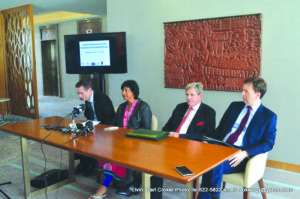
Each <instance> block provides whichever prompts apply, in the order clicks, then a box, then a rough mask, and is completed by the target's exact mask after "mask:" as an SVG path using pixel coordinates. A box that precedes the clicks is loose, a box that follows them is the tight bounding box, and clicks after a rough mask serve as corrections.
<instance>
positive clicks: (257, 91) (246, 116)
mask: <svg viewBox="0 0 300 199" xmlns="http://www.w3.org/2000/svg"><path fill="white" fill-rule="evenodd" d="M266 91H267V85H266V83H265V81H264V80H263V79H262V78H260V77H251V78H248V79H246V80H245V81H244V85H243V90H242V97H243V102H233V103H231V105H230V106H229V107H228V109H227V110H226V112H225V113H224V115H223V117H222V119H221V121H220V124H219V126H218V127H217V128H216V130H215V132H214V134H213V136H212V137H213V138H215V139H218V140H222V141H224V142H226V143H228V144H231V145H233V146H234V147H236V148H240V149H241V151H240V152H239V153H238V154H236V155H235V156H234V157H232V158H231V159H230V160H229V161H226V162H224V163H223V164H221V165H219V166H217V167H216V168H214V169H212V170H211V171H209V172H207V173H206V174H204V175H203V176H202V184H201V188H204V189H201V190H208V192H199V195H198V199H202V198H212V199H217V198H220V192H213V191H211V192H209V191H210V190H220V188H221V183H222V178H223V174H229V173H237V172H244V171H245V167H246V164H247V161H248V160H249V158H251V157H253V156H255V155H257V154H260V153H265V152H267V151H270V150H271V149H272V148H273V145H274V143H275V137H276V123H277V115H276V114H275V113H273V112H272V111H271V110H269V109H268V108H266V107H265V106H263V105H262V103H261V99H262V97H263V96H264V94H265V93H266ZM211 188H212V189H211ZM214 188H216V189H214Z"/></svg>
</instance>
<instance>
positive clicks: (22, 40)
mask: <svg viewBox="0 0 300 199" xmlns="http://www.w3.org/2000/svg"><path fill="white" fill-rule="evenodd" d="M1 13H2V16H3V24H4V27H3V29H4V38H5V45H4V46H5V49H4V50H5V59H6V60H5V64H6V65H5V66H4V67H5V68H6V69H5V70H6V77H7V78H6V79H7V87H6V89H7V93H8V96H7V97H8V98H10V99H11V110H12V111H11V112H12V114H14V115H20V116H25V117H31V118H38V117H39V114H38V98H37V81H36V69H35V67H36V66H35V59H34V58H35V51H34V35H33V32H34V31H33V6H32V5H31V4H30V5H24V6H20V7H16V8H11V9H7V10H2V11H1ZM1 29H2V28H1Z"/></svg>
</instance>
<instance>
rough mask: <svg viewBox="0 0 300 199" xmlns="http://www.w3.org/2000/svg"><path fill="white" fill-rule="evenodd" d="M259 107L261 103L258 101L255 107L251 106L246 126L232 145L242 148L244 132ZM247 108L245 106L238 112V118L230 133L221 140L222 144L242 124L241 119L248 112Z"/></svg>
mask: <svg viewBox="0 0 300 199" xmlns="http://www.w3.org/2000/svg"><path fill="white" fill-rule="evenodd" d="M260 105H261V101H259V103H257V104H255V105H253V106H251V108H252V110H251V111H250V115H249V118H248V121H247V123H246V126H245V128H244V129H243V131H242V133H241V134H240V136H239V137H238V139H237V140H236V142H235V143H234V144H233V145H235V146H238V147H242V146H243V139H244V136H245V133H246V131H247V128H248V126H249V124H250V122H251V120H252V118H253V116H254V114H255V112H256V111H257V109H258V107H259V106H260ZM247 106H248V105H245V107H244V108H243V110H242V111H241V112H240V114H239V116H238V118H237V119H236V121H235V123H234V125H233V126H232V128H231V131H230V133H228V134H227V135H226V136H225V137H224V139H223V141H224V142H226V140H227V139H228V137H229V136H230V135H231V134H233V133H234V132H235V131H236V130H237V129H238V128H239V126H240V123H241V122H242V119H243V118H244V116H245V115H246V114H247V110H248V108H247Z"/></svg>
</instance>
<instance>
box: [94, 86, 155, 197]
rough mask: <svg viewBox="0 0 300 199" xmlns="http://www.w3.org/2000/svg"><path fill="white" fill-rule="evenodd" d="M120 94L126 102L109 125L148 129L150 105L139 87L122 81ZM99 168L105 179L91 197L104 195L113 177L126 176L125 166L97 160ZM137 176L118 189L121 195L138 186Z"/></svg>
mask: <svg viewBox="0 0 300 199" xmlns="http://www.w3.org/2000/svg"><path fill="white" fill-rule="evenodd" d="M121 90H122V96H123V98H124V100H125V101H126V102H124V103H122V104H120V106H119V107H118V110H117V113H116V115H115V116H114V118H113V120H112V122H111V125H113V126H119V127H122V128H128V129H134V130H136V129H139V128H143V129H150V128H151V120H152V113H151V109H150V106H149V105H148V104H147V103H146V102H144V101H142V100H141V99H140V98H138V96H139V87H138V84H137V83H136V82H135V81H134V80H127V81H125V82H123V84H122V86H121ZM99 170H103V171H104V173H105V180H104V182H103V184H102V186H101V187H100V188H99V189H98V190H97V192H96V194H95V195H94V196H91V197H90V198H91V199H102V198H104V197H106V192H107V190H108V185H109V184H110V182H111V181H112V179H113V178H115V179H117V180H123V179H124V178H125V177H126V168H125V167H121V166H119V165H115V164H111V163H107V162H103V161H100V160H99ZM138 176H139V177H138V178H137V179H135V180H134V182H132V183H131V184H130V185H127V186H126V187H125V191H123V190H118V193H119V194H121V195H127V196H128V194H130V193H128V192H126V190H127V189H128V188H129V187H128V186H131V185H133V184H135V185H136V186H138V184H140V181H141V179H140V176H141V175H140V174H139V175H138Z"/></svg>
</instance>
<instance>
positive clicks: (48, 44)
mask: <svg viewBox="0 0 300 199" xmlns="http://www.w3.org/2000/svg"><path fill="white" fill-rule="evenodd" d="M40 31H41V51H42V70H43V88H44V95H46V96H58V97H61V92H60V90H61V89H60V75H59V74H60V73H59V68H60V67H59V62H58V61H59V60H58V40H57V25H51V26H45V27H41V28H40Z"/></svg>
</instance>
